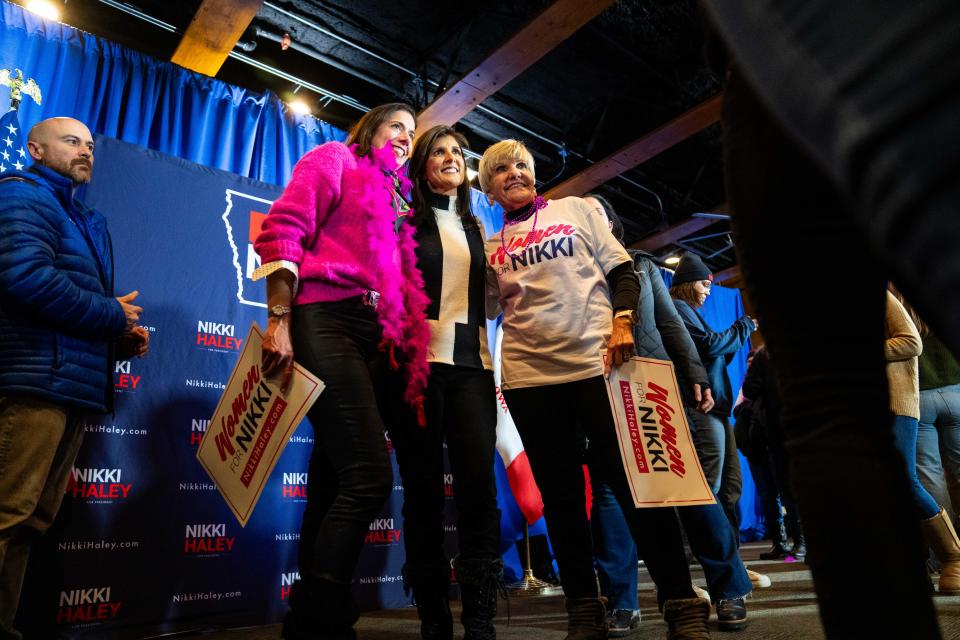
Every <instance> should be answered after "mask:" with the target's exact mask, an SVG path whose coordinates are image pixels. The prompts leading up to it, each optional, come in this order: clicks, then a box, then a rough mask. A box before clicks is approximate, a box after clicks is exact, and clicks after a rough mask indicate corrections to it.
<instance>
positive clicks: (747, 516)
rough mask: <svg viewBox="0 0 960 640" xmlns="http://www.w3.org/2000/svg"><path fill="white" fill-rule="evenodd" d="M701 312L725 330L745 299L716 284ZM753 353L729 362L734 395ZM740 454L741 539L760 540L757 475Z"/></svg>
mask: <svg viewBox="0 0 960 640" xmlns="http://www.w3.org/2000/svg"><path fill="white" fill-rule="evenodd" d="M660 273H662V274H663V280H664V282H666V284H667V286H668V287H669V286H670V283H671V282H672V281H673V272H672V271H668V270H666V269H661V270H660ZM699 313H700V316H701V317H702V318H703V319H704V320H706V322H707V324H708V325H710V326H711V327H713V329H714V330H716V331H722V330H724V329H726V328H727V327H729V326H730V325H731V324H733V323H734V322H735V321H736V320H737V319H738V318H739V317H741V316H742V315H743V314H744V309H743V298H742V297H741V296H740V292H739V291H737V290H736V289H727V288H725V287H720V286H717V287H713V289H711V291H710V295H709V297H707V301H706V302H705V303H704V305H703V308H701V309H700V310H699ZM749 352H750V345H749V344H748V345H746V346H745V347H744V348H743V349H741V350H740V351H739V352H737V354H736V355H735V356H734V357H733V360H731V361H730V364H728V365H727V375H729V376H730V384H731V386H732V388H733V397H734V398H736V397H737V395H738V394H739V393H740V386H741V384H743V378H744V376H745V375H747V354H748V353H749ZM730 421H731V423H733V422H735V421H734V419H733V416H730ZM739 455H740V471H741V473H742V475H743V494H742V495H741V497H740V538H741V540H743V541H744V542H749V541H751V540H759V539H761V538H763V536H764V527H763V508H762V505H761V504H760V499H759V497H758V496H757V486H756V484H755V483H754V482H753V476H752V475H750V465H749V464H748V463H747V459H746V458H744V457H743V454H742V453H741V454H739Z"/></svg>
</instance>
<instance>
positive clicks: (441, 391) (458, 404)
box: [388, 363, 500, 567]
mask: <svg viewBox="0 0 960 640" xmlns="http://www.w3.org/2000/svg"><path fill="white" fill-rule="evenodd" d="M391 395H397V396H398V395H399V394H391ZM424 409H425V412H426V418H427V424H426V426H425V427H420V426H419V425H418V424H417V422H416V420H415V419H414V417H413V416H412V414H411V412H410V411H408V410H404V411H403V412H402V413H401V414H400V415H402V416H403V417H404V419H401V420H399V421H398V422H397V423H396V424H390V425H388V426H389V429H390V438H391V439H392V440H393V446H394V449H395V450H396V452H397V464H398V466H399V467H400V476H401V478H402V481H403V533H404V547H405V549H406V559H407V564H408V565H414V566H417V567H435V566H438V565H447V562H448V561H447V558H446V556H445V555H444V551H443V506H444V502H445V495H444V482H443V442H444V439H446V442H447V453H448V455H449V458H450V470H451V472H452V475H453V499H454V502H455V503H456V505H457V532H458V534H459V547H460V556H461V558H462V559H465V560H492V559H495V558H497V557H499V555H500V549H499V547H500V510H499V509H498V508H497V486H496V480H495V479H494V475H493V456H494V455H495V453H494V452H495V448H496V443H497V414H496V410H497V408H496V396H495V392H494V384H493V373H492V372H490V371H486V370H484V369H475V368H470V367H459V366H451V365H445V364H436V363H434V364H432V365H431V366H430V380H429V384H428V386H427V391H426V402H425V405H424ZM393 415H394V416H397V415H398V412H393Z"/></svg>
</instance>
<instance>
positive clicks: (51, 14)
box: [27, 0, 60, 22]
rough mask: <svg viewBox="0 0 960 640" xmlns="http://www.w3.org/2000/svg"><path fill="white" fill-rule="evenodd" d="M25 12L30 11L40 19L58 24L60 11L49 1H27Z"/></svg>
mask: <svg viewBox="0 0 960 640" xmlns="http://www.w3.org/2000/svg"><path fill="white" fill-rule="evenodd" d="M27 11H32V12H33V13H35V14H37V15H38V16H40V17H41V18H46V19H47V20H54V21H57V22H59V20H60V10H59V9H57V7H56V5H54V4H53V3H52V2H49V0H29V2H27Z"/></svg>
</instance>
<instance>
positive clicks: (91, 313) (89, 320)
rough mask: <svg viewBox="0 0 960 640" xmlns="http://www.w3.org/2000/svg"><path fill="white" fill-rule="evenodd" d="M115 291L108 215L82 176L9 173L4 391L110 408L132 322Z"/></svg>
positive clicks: (1, 308)
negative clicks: (97, 207) (77, 195)
mask: <svg viewBox="0 0 960 640" xmlns="http://www.w3.org/2000/svg"><path fill="white" fill-rule="evenodd" d="M113 295H114V294H113V257H112V255H111V247H110V236H109V235H108V233H107V221H106V219H105V218H104V217H103V216H102V215H101V214H99V213H98V212H96V211H94V210H92V209H88V208H86V207H85V206H84V205H83V204H82V203H80V202H79V201H78V200H74V198H73V182H72V181H71V180H70V179H69V178H65V177H63V176H61V175H60V174H58V173H56V172H55V171H52V170H50V169H48V168H46V167H40V166H34V167H32V168H31V169H29V170H27V171H7V172H6V173H3V174H0V396H2V395H30V396H39V397H42V398H45V399H47V400H50V401H53V402H57V403H62V404H64V405H70V406H73V407H82V408H84V409H89V410H95V411H104V410H106V409H107V408H108V406H109V405H110V404H111V401H112V387H113V371H112V369H113V362H112V355H111V354H112V343H113V340H114V339H115V338H116V337H117V336H119V335H120V334H122V333H123V331H124V329H125V328H126V318H125V317H124V313H123V309H122V307H121V306H120V303H119V302H117V300H116V299H115V298H114V297H113Z"/></svg>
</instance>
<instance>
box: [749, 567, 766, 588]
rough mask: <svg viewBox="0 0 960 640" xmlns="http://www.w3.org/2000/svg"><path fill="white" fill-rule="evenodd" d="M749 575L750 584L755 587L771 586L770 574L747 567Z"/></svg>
mask: <svg viewBox="0 0 960 640" xmlns="http://www.w3.org/2000/svg"><path fill="white" fill-rule="evenodd" d="M747 576H749V577H750V584H752V585H753V588H754V589H765V588H767V587H769V586H770V576H766V575H764V574H762V573H757V572H756V571H750V569H747Z"/></svg>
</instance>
